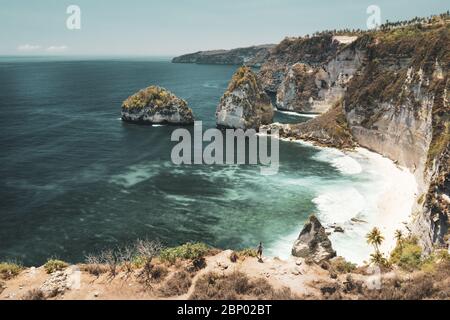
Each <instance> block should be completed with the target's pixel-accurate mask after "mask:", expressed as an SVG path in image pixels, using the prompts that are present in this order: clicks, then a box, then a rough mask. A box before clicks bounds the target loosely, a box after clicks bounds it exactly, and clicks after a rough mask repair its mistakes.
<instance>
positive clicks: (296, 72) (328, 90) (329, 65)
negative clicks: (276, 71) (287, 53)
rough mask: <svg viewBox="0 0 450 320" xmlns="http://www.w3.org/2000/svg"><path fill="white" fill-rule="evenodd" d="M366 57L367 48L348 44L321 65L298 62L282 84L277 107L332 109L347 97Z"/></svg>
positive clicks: (317, 111)
mask: <svg viewBox="0 0 450 320" xmlns="http://www.w3.org/2000/svg"><path fill="white" fill-rule="evenodd" d="M365 58H366V55H365V52H364V51H362V50H360V49H359V48H357V47H356V46H354V45H352V44H348V45H347V46H346V47H344V48H343V49H341V50H340V51H339V52H338V53H337V54H336V55H334V56H332V57H331V58H330V59H329V60H328V61H327V62H325V63H324V64H323V65H321V66H319V67H311V66H308V65H305V64H301V63H296V64H294V65H293V66H291V67H289V68H288V71H287V74H286V76H285V77H284V80H283V81H282V83H281V85H280V87H279V88H278V91H277V108H278V109H281V110H290V111H295V112H306V113H324V112H326V111H328V110H329V109H330V108H331V106H333V105H334V104H335V103H336V102H337V101H339V100H341V99H342V98H343V96H344V94H345V91H346V88H347V85H348V83H349V81H350V80H351V79H352V77H353V75H354V74H355V72H356V71H357V70H358V69H359V68H360V67H361V65H362V63H363V61H364V59H365Z"/></svg>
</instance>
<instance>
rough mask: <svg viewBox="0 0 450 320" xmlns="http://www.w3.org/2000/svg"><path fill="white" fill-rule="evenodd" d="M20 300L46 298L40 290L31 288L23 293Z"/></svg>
mask: <svg viewBox="0 0 450 320" xmlns="http://www.w3.org/2000/svg"><path fill="white" fill-rule="evenodd" d="M22 300H46V298H45V294H44V292H42V290H40V289H32V290H29V291H28V292H27V293H25V294H24V295H23V297H22Z"/></svg>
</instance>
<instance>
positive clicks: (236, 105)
mask: <svg viewBox="0 0 450 320" xmlns="http://www.w3.org/2000/svg"><path fill="white" fill-rule="evenodd" d="M273 115H274V111H273V107H272V103H271V100H270V97H269V96H268V95H267V94H266V93H265V92H264V90H263V89H262V87H261V85H260V84H259V82H258V80H257V78H256V75H255V74H254V73H253V71H252V70H251V69H250V68H249V67H241V68H239V69H238V70H237V71H236V73H235V74H234V76H233V78H232V80H231V82H230V84H229V86H228V89H227V91H226V92H225V94H224V95H223V97H222V99H221V100H220V103H219V105H218V107H217V110H216V124H217V126H218V127H223V128H235V129H255V130H258V129H259V127H260V126H261V125H264V124H269V123H271V122H272V120H273Z"/></svg>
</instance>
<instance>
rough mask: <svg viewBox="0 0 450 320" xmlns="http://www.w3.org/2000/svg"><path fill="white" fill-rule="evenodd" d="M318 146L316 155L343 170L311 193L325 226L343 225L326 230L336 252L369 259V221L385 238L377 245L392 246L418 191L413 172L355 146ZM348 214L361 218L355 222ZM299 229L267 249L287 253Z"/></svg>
mask: <svg viewBox="0 0 450 320" xmlns="http://www.w3.org/2000/svg"><path fill="white" fill-rule="evenodd" d="M299 143H302V144H304V143H303V142H301V141H299ZM318 149H320V152H319V153H318V154H317V155H315V156H314V159H315V160H318V161H324V162H328V163H330V164H331V165H333V166H334V167H336V168H337V169H338V170H339V171H340V172H341V173H342V174H343V178H342V179H337V180H336V179H334V180H329V181H325V182H321V185H316V186H312V188H313V189H315V192H316V194H317V196H316V197H315V198H314V199H313V203H314V204H315V205H316V208H317V212H316V214H317V216H318V217H319V219H320V220H321V222H322V223H323V225H324V226H325V227H326V228H329V227H330V226H331V225H333V224H336V225H339V226H341V227H343V228H344V230H345V233H332V234H331V236H330V239H331V241H332V243H333V247H334V249H335V250H336V251H337V254H338V255H341V256H343V257H345V258H346V259H347V260H349V261H352V262H354V263H358V264H361V263H363V262H364V261H368V260H369V258H370V254H371V253H372V251H373V248H372V247H371V246H369V245H368V244H367V243H366V239H365V236H366V234H367V233H368V232H369V231H370V230H371V229H372V228H373V227H378V228H379V229H380V230H381V231H382V233H383V235H384V237H385V241H384V243H383V245H382V246H381V250H382V251H383V252H384V253H385V254H388V253H389V252H390V251H391V250H392V249H393V248H394V247H395V242H396V241H395V237H394V234H395V231H396V230H397V229H401V230H404V229H405V222H407V221H409V219H410V213H411V210H412V206H413V203H414V201H415V198H416V193H417V184H416V181H415V178H414V176H413V174H411V173H410V172H409V171H408V170H407V169H404V168H400V167H398V166H396V165H395V164H394V162H393V161H391V160H389V159H387V158H385V157H383V156H381V155H379V154H376V153H373V152H370V151H368V150H366V149H363V148H358V149H357V150H356V151H355V152H342V151H340V150H336V149H329V148H318ZM352 218H357V219H360V220H363V221H365V222H354V221H352ZM328 230H330V231H332V229H330V228H329V229H328ZM299 232H300V228H299V230H297V231H295V232H291V233H290V234H287V235H285V236H280V238H279V240H278V241H276V242H275V243H273V244H272V245H271V246H270V248H268V250H267V251H268V253H269V254H273V255H277V256H280V257H281V258H287V257H289V255H290V251H291V248H292V244H293V242H294V241H295V239H296V237H297V236H298V233H299Z"/></svg>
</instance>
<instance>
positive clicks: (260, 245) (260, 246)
mask: <svg viewBox="0 0 450 320" xmlns="http://www.w3.org/2000/svg"><path fill="white" fill-rule="evenodd" d="M263 249H264V247H263V244H262V242H260V243H259V246H258V259H259V261H262V255H263Z"/></svg>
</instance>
